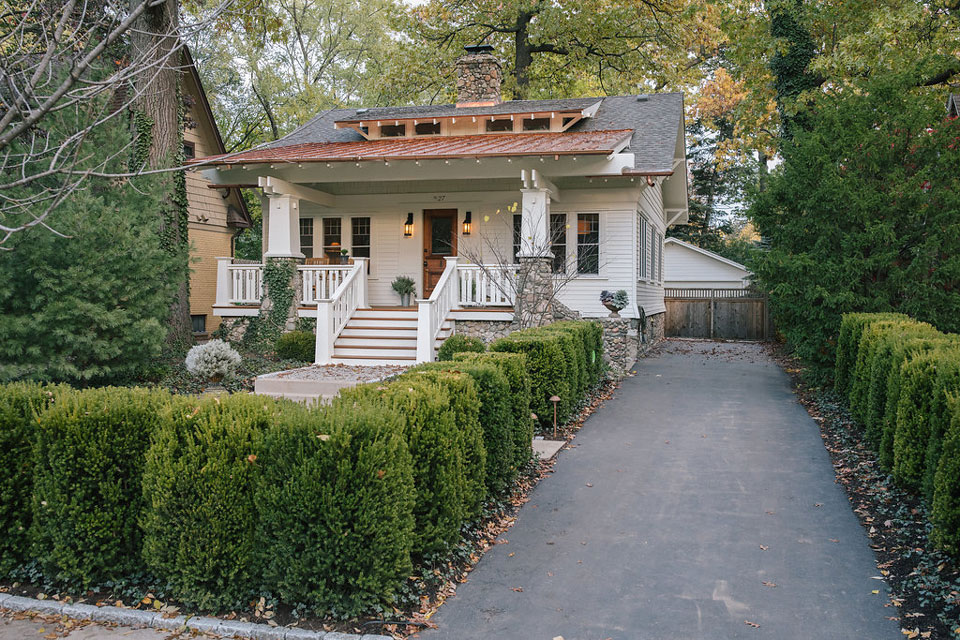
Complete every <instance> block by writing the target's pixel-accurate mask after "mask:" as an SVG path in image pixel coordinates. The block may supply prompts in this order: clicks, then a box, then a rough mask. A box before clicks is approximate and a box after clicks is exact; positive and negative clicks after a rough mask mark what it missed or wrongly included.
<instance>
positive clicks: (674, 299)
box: [664, 289, 773, 340]
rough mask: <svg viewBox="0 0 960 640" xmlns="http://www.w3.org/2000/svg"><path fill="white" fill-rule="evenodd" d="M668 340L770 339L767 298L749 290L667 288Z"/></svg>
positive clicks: (771, 331) (665, 296) (665, 295)
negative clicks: (671, 338)
mask: <svg viewBox="0 0 960 640" xmlns="http://www.w3.org/2000/svg"><path fill="white" fill-rule="evenodd" d="M664 301H665V302H666V305H667V318H666V329H665V333H666V335H667V337H678V338H711V339H719V340H768V339H770V338H771V337H772V336H773V329H772V327H771V325H770V313H769V309H768V305H767V298H766V296H765V295H763V294H762V293H758V292H756V291H753V290H750V289H666V290H665V291H664Z"/></svg>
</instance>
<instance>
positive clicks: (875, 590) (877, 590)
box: [870, 589, 880, 595]
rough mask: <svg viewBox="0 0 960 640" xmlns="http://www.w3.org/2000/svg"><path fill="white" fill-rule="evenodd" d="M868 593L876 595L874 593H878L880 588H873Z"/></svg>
mask: <svg viewBox="0 0 960 640" xmlns="http://www.w3.org/2000/svg"><path fill="white" fill-rule="evenodd" d="M870 593H872V594H874V595H876V594H878V593H880V590H879V589H874V590H873V591H871V592H870Z"/></svg>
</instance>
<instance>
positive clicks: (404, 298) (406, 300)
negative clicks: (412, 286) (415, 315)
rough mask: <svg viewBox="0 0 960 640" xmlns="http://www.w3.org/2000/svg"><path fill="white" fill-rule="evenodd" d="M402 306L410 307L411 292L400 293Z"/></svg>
mask: <svg viewBox="0 0 960 640" xmlns="http://www.w3.org/2000/svg"><path fill="white" fill-rule="evenodd" d="M400 306H401V307H409V306H410V294H409V293H403V294H401V295H400Z"/></svg>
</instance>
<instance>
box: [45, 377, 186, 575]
mask: <svg viewBox="0 0 960 640" xmlns="http://www.w3.org/2000/svg"><path fill="white" fill-rule="evenodd" d="M170 403H171V398H170V394H168V393H166V392H159V391H147V390H144V389H120V388H112V387H106V388H102V389H90V390H87V391H83V392H78V393H69V394H64V395H62V396H60V397H59V399H58V400H57V402H55V403H54V404H53V405H52V406H50V407H49V408H48V409H47V410H46V411H44V412H43V413H42V414H40V416H39V418H38V421H37V435H36V445H35V447H34V459H33V464H34V493H33V527H32V535H33V537H34V540H35V546H34V550H33V553H34V557H36V558H39V559H40V560H41V563H42V566H43V569H44V574H45V575H46V577H47V578H48V579H56V580H68V581H71V582H78V583H80V584H81V585H83V586H85V587H89V586H93V585H96V584H100V583H102V582H103V581H107V580H116V579H118V578H121V577H124V576H128V575H130V574H132V573H135V572H138V571H140V570H141V569H142V568H143V563H142V561H141V557H140V552H141V540H142V536H141V530H140V527H139V526H138V522H139V519H140V517H141V512H142V508H143V504H144V501H143V494H142V491H141V477H142V474H143V469H144V455H145V453H146V450H147V446H148V444H149V442H150V434H151V433H153V432H157V431H162V430H163V429H164V428H165V427H166V426H167V425H166V418H165V416H166V415H167V413H168V408H169V405H170Z"/></svg>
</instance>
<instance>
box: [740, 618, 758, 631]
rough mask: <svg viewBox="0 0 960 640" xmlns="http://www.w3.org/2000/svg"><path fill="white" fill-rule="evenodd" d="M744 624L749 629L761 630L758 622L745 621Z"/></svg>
mask: <svg viewBox="0 0 960 640" xmlns="http://www.w3.org/2000/svg"><path fill="white" fill-rule="evenodd" d="M743 624H745V625H747V626H748V627H753V628H754V629H759V628H760V625H758V624H757V623H756V622H750V621H749V620H744V621H743Z"/></svg>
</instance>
